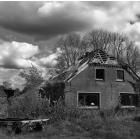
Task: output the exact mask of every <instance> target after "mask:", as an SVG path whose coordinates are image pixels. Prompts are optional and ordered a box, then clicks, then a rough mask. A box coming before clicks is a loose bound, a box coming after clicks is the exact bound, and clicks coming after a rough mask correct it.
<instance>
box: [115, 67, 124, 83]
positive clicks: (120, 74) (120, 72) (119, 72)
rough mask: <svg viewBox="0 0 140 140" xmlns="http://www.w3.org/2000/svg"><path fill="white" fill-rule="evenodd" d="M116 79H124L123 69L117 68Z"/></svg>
mask: <svg viewBox="0 0 140 140" xmlns="http://www.w3.org/2000/svg"><path fill="white" fill-rule="evenodd" d="M117 81H124V71H123V70H117Z"/></svg>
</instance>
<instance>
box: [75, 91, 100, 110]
mask: <svg viewBox="0 0 140 140" xmlns="http://www.w3.org/2000/svg"><path fill="white" fill-rule="evenodd" d="M80 94H85V95H86V97H85V98H87V97H89V96H90V95H93V94H94V95H95V94H96V95H97V94H98V95H97V96H98V101H97V102H98V105H93V106H92V105H85V101H84V105H80V100H79V98H80ZM85 98H84V100H85ZM90 99H91V98H90ZM100 104H101V96H100V92H85V91H84V92H81V91H80V92H77V107H79V108H93V109H99V108H100Z"/></svg>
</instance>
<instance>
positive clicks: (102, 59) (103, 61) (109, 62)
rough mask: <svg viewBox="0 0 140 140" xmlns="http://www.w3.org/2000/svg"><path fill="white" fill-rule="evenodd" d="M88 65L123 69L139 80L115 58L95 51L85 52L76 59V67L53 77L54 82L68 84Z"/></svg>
mask: <svg viewBox="0 0 140 140" xmlns="http://www.w3.org/2000/svg"><path fill="white" fill-rule="evenodd" d="M89 65H95V66H97V65H98V66H106V67H121V68H123V69H125V70H126V71H127V72H128V73H129V74H130V75H131V76H132V77H133V78H134V79H135V80H140V78H139V76H138V75H137V74H136V73H135V72H134V70H133V69H132V68H131V67H130V66H129V65H128V64H126V63H124V62H121V61H118V60H117V59H116V58H115V57H113V56H110V55H108V54H107V53H106V52H104V51H102V50H100V49H97V50H95V51H91V52H86V53H85V55H83V56H81V57H80V58H79V59H78V63H77V65H76V66H71V67H70V68H69V69H68V70H66V71H64V72H63V73H61V74H59V75H56V76H55V77H53V79H54V80H58V79H59V80H63V81H64V82H70V81H71V80H72V79H73V78H74V77H75V76H77V75H78V74H79V73H81V72H82V71H83V70H85V69H86V68H87V67H88V66H89Z"/></svg>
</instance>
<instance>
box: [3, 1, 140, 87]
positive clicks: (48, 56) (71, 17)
mask: <svg viewBox="0 0 140 140" xmlns="http://www.w3.org/2000/svg"><path fill="white" fill-rule="evenodd" d="M139 7H140V2H132V1H131V2H127V1H124V2H123V1H118V2H111V1H109V2H107V1H104V2H102V1H97V2H96V1H92V2H79V1H72V2H55V1H52V2H45V1H42V2H41V1H39V2H27V1H26V2H20V1H19V2H12V1H10V2H2V1H1V2H0V50H1V51H0V82H2V81H6V80H10V81H12V83H13V84H15V86H18V84H19V83H20V84H22V82H23V81H22V80H21V79H20V78H19V77H18V76H17V75H18V73H19V72H20V71H21V70H22V69H24V68H28V67H30V66H31V64H34V65H35V66H37V67H39V68H40V69H41V70H42V71H43V72H45V71H46V67H45V66H46V65H50V66H51V65H52V66H53V65H55V64H56V60H55V59H56V58H57V56H58V55H59V51H60V50H59V49H57V50H56V51H54V45H55V43H56V41H57V39H58V37H60V36H61V35H64V34H68V33H71V32H78V33H85V32H88V31H91V30H93V29H97V28H103V29H106V30H109V31H112V32H114V31H115V32H119V33H126V34H127V35H128V36H129V37H130V39H131V40H134V41H135V42H136V44H137V45H139V46H140V38H139V36H140V8H139ZM19 81H20V82H19Z"/></svg>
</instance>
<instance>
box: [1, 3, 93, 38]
mask: <svg viewBox="0 0 140 140" xmlns="http://www.w3.org/2000/svg"><path fill="white" fill-rule="evenodd" d="M41 5H42V6H41ZM87 12H89V11H87V10H86V9H85V7H84V6H83V5H79V3H76V2H75V3H74V2H66V3H65V2H46V3H45V4H43V3H36V2H2V3H0V25H1V26H2V27H4V28H6V29H10V30H13V31H17V32H20V33H24V34H30V35H33V36H35V37H36V38H48V37H52V36H56V35H60V34H65V33H68V32H72V31H79V30H80V31H81V30H83V29H85V28H87V27H88V28H89V26H90V25H91V24H92V23H91V22H89V21H90V15H89V14H88V13H87ZM81 17H82V18H81Z"/></svg>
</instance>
